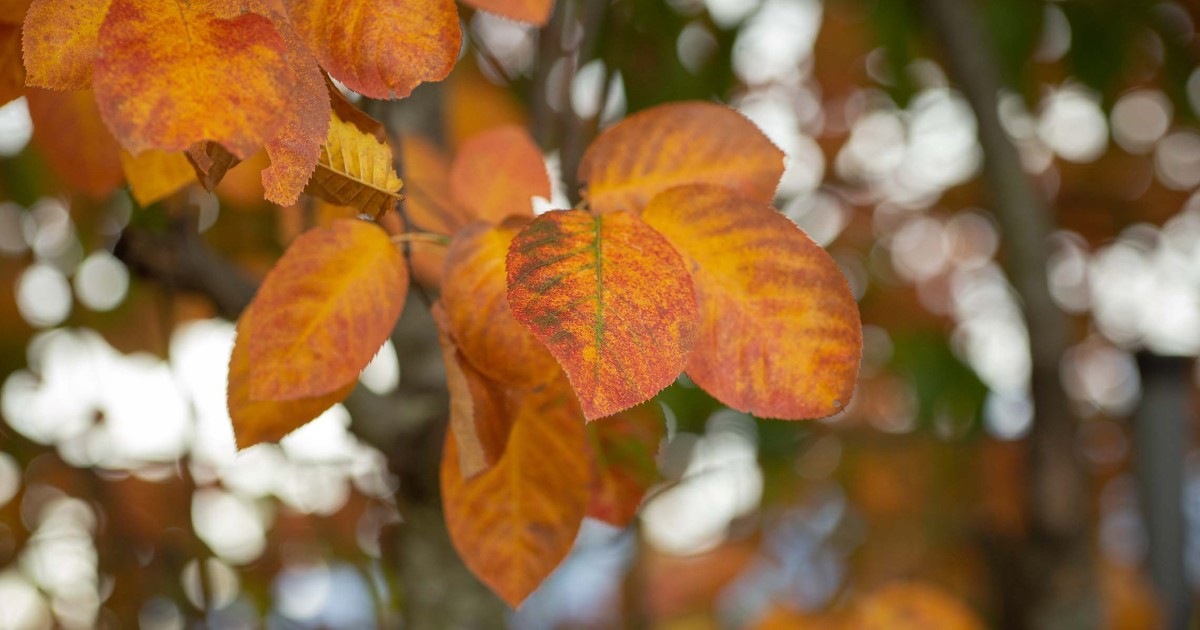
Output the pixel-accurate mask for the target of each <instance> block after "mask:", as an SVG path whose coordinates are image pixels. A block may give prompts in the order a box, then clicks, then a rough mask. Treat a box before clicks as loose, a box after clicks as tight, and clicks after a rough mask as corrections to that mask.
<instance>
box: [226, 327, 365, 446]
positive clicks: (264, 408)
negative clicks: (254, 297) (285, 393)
mask: <svg viewBox="0 0 1200 630" xmlns="http://www.w3.org/2000/svg"><path fill="white" fill-rule="evenodd" d="M254 317H255V315H254V313H252V312H250V309H247V310H246V312H245V313H243V314H242V317H241V321H239V322H238V341H239V342H240V341H241V336H242V331H243V330H245V331H251V332H248V333H247V334H253V332H252V331H254V330H255V328H256V327H257V325H256V323H255V322H254ZM247 347H248V344H246V343H235V344H234V346H233V355H232V356H230V358H229V380H228V389H227V391H228V396H227V399H226V402H227V404H228V407H229V418H230V419H231V420H232V421H233V437H234V440H235V441H236V442H237V447H238V449H243V448H249V447H251V446H254V445H255V444H258V443H260V442H277V441H279V440H280V439H281V438H283V436H285V435H287V434H288V433H291V432H292V431H295V430H296V429H298V428H300V427H301V426H303V425H304V424H306V423H308V422H309V421H311V420H313V419H314V418H316V417H317V416H319V415H321V414H322V413H324V412H325V410H326V409H329V408H330V407H332V406H333V405H335V404H337V403H338V402H341V401H342V400H345V398H346V396H349V395H350V391H351V390H352V389H354V385H355V383H357V380H354V381H350V382H349V383H346V384H345V385H343V386H342V387H341V388H340V389H337V390H334V391H332V392H330V393H328V394H323V395H320V396H316V397H314V398H298V399H295V400H254V399H252V398H251V397H250V381H251V376H250V353H249V351H248V350H247Z"/></svg>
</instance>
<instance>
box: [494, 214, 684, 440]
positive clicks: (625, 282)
mask: <svg viewBox="0 0 1200 630" xmlns="http://www.w3.org/2000/svg"><path fill="white" fill-rule="evenodd" d="M507 271H508V303H509V306H511V307H512V310H513V316H514V317H516V319H517V321H519V322H521V323H522V324H524V325H525V326H526V327H528V328H529V330H530V331H531V332H533V335H534V336H535V337H537V338H538V339H540V340H541V341H542V343H544V344H546V347H547V348H549V350H550V353H551V354H553V355H554V357H555V358H557V359H558V361H559V363H561V364H562V365H563V367H564V368H565V369H566V371H567V375H568V376H570V379H571V384H572V385H573V386H574V387H575V391H576V393H578V395H579V400H580V404H581V405H582V406H583V411H584V414H586V416H587V418H588V419H589V420H591V419H595V418H600V417H603V416H607V415H611V414H614V413H616V412H618V411H621V410H622V409H627V408H629V407H632V406H633V405H636V404H638V403H640V402H643V401H645V400H648V399H650V398H651V397H652V396H654V395H655V394H657V393H658V392H659V391H660V390H662V388H664V387H666V386H667V385H670V384H671V382H672V381H674V380H675V378H676V377H677V376H679V373H680V372H681V371H682V370H683V365H684V361H685V359H686V357H687V353H688V351H689V350H691V347H692V343H693V342H694V341H695V335H696V298H695V293H694V292H693V289H692V279H691V276H689V275H688V272H687V267H685V266H684V264H683V259H681V258H680V256H679V254H678V253H677V252H676V251H675V250H674V249H673V248H672V247H671V244H670V243H668V242H667V241H666V239H664V238H663V237H662V236H661V235H659V234H658V232H655V231H654V230H653V229H652V228H650V226H648V225H646V224H645V223H643V222H642V220H641V219H639V218H637V217H636V216H634V215H632V214H629V213H625V212H616V213H612V214H606V215H598V216H593V215H590V214H588V213H586V212H583V211H580V210H557V211H554V212H548V213H546V214H543V215H541V216H539V217H538V218H536V219H534V220H533V222H532V223H530V224H529V225H528V226H527V227H526V228H525V229H524V230H522V231H521V233H520V234H518V235H517V237H516V238H515V239H514V240H513V243H512V246H511V248H510V250H509V254H508V260H507Z"/></svg>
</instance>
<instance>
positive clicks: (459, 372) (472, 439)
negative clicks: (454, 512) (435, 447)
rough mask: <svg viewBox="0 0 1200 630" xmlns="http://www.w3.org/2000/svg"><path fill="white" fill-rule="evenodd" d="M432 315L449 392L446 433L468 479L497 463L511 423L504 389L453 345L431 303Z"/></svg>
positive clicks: (440, 313) (440, 312) (442, 314)
mask: <svg viewBox="0 0 1200 630" xmlns="http://www.w3.org/2000/svg"><path fill="white" fill-rule="evenodd" d="M432 312H433V320H434V322H436V323H437V327H438V342H439V343H440V344H441V346H442V360H443V362H444V363H445V365H446V388H447V389H448V390H450V430H451V431H452V432H453V433H454V439H455V442H456V443H457V444H458V459H459V466H460V468H461V474H462V476H463V477H464V478H467V479H469V478H471V477H474V476H475V475H478V474H479V473H481V472H483V471H485V470H487V469H488V468H490V467H491V466H492V465H493V464H495V463H496V462H497V461H498V460H499V459H500V455H501V454H502V453H503V452H504V446H505V444H506V443H507V442H508V432H509V429H510V428H511V426H512V420H513V419H512V417H511V415H510V413H509V409H508V408H507V406H506V403H507V396H506V390H505V388H504V386H502V385H500V384H499V383H496V382H495V381H492V380H490V379H488V378H487V377H486V376H484V375H482V374H480V373H479V372H478V371H477V370H476V369H475V368H474V367H472V366H471V364H470V362H469V361H467V359H466V357H464V356H463V355H462V352H460V351H459V349H458V346H457V345H456V344H455V343H454V337H453V336H452V335H451V333H450V322H449V321H448V319H447V317H446V310H445V309H444V308H442V304H441V302H436V303H434V305H433V309H432Z"/></svg>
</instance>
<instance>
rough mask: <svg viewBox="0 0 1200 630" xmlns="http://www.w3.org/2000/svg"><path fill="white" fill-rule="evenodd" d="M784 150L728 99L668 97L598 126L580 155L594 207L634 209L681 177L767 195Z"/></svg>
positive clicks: (755, 197) (683, 180)
mask: <svg viewBox="0 0 1200 630" xmlns="http://www.w3.org/2000/svg"><path fill="white" fill-rule="evenodd" d="M782 176H783V151H780V150H779V149H778V148H777V147H776V146H775V145H774V144H771V141H770V140H768V139H767V137H766V136H765V135H763V133H762V131H759V129H758V127H756V126H755V125H754V123H752V122H750V121H749V120H747V119H746V118H745V117H744V116H742V115H741V114H739V113H737V112H736V111H735V110H732V109H730V108H728V107H724V106H722V105H716V104H713V103H703V102H686V103H671V104H668V105H660V106H658V107H652V108H650V109H647V110H645V111H642V112H638V113H637V114H634V115H632V116H630V117H629V118H626V119H625V120H623V121H621V122H620V123H617V124H616V125H613V126H612V127H610V128H609V129H607V130H605V131H604V133H602V134H600V136H599V137H598V138H596V141H595V142H593V143H592V145H591V146H590V147H588V150H587V152H586V153H584V155H583V160H582V161H581V162H580V163H579V180H580V181H583V182H587V199H588V203H590V204H591V207H592V209H593V210H594V211H596V212H610V211H613V210H626V211H629V212H637V211H639V210H641V209H642V208H644V207H645V206H646V204H647V203H648V202H649V201H650V199H651V198H652V197H654V195H656V194H658V193H660V192H662V191H664V190H666V189H668V188H671V187H673V186H679V185H682V184H701V183H719V184H721V185H723V186H727V187H729V188H732V189H734V190H736V191H737V192H738V193H739V194H741V195H742V196H744V197H748V198H750V199H753V200H756V201H762V202H764V203H770V202H771V200H772V198H774V196H775V187H776V186H777V185H778V184H779V178H780V177H782Z"/></svg>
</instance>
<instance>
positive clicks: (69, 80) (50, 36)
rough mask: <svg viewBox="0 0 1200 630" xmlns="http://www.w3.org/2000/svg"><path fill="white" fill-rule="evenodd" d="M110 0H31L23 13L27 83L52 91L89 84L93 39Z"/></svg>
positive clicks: (94, 47) (71, 88)
mask: <svg viewBox="0 0 1200 630" xmlns="http://www.w3.org/2000/svg"><path fill="white" fill-rule="evenodd" d="M109 2H110V0H72V1H71V2H63V0H34V2H33V4H31V5H30V6H29V12H28V13H26V14H25V30H24V32H25V35H24V38H23V44H22V46H23V48H24V50H25V70H26V72H28V73H29V77H28V81H29V85H32V86H36V87H43V88H50V89H54V90H86V89H89V88H91V87H92V66H93V65H94V64H95V63H96V38H97V36H98V35H99V33H100V24H101V22H103V21H104V16H105V15H106V14H107V13H108V5H109Z"/></svg>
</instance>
